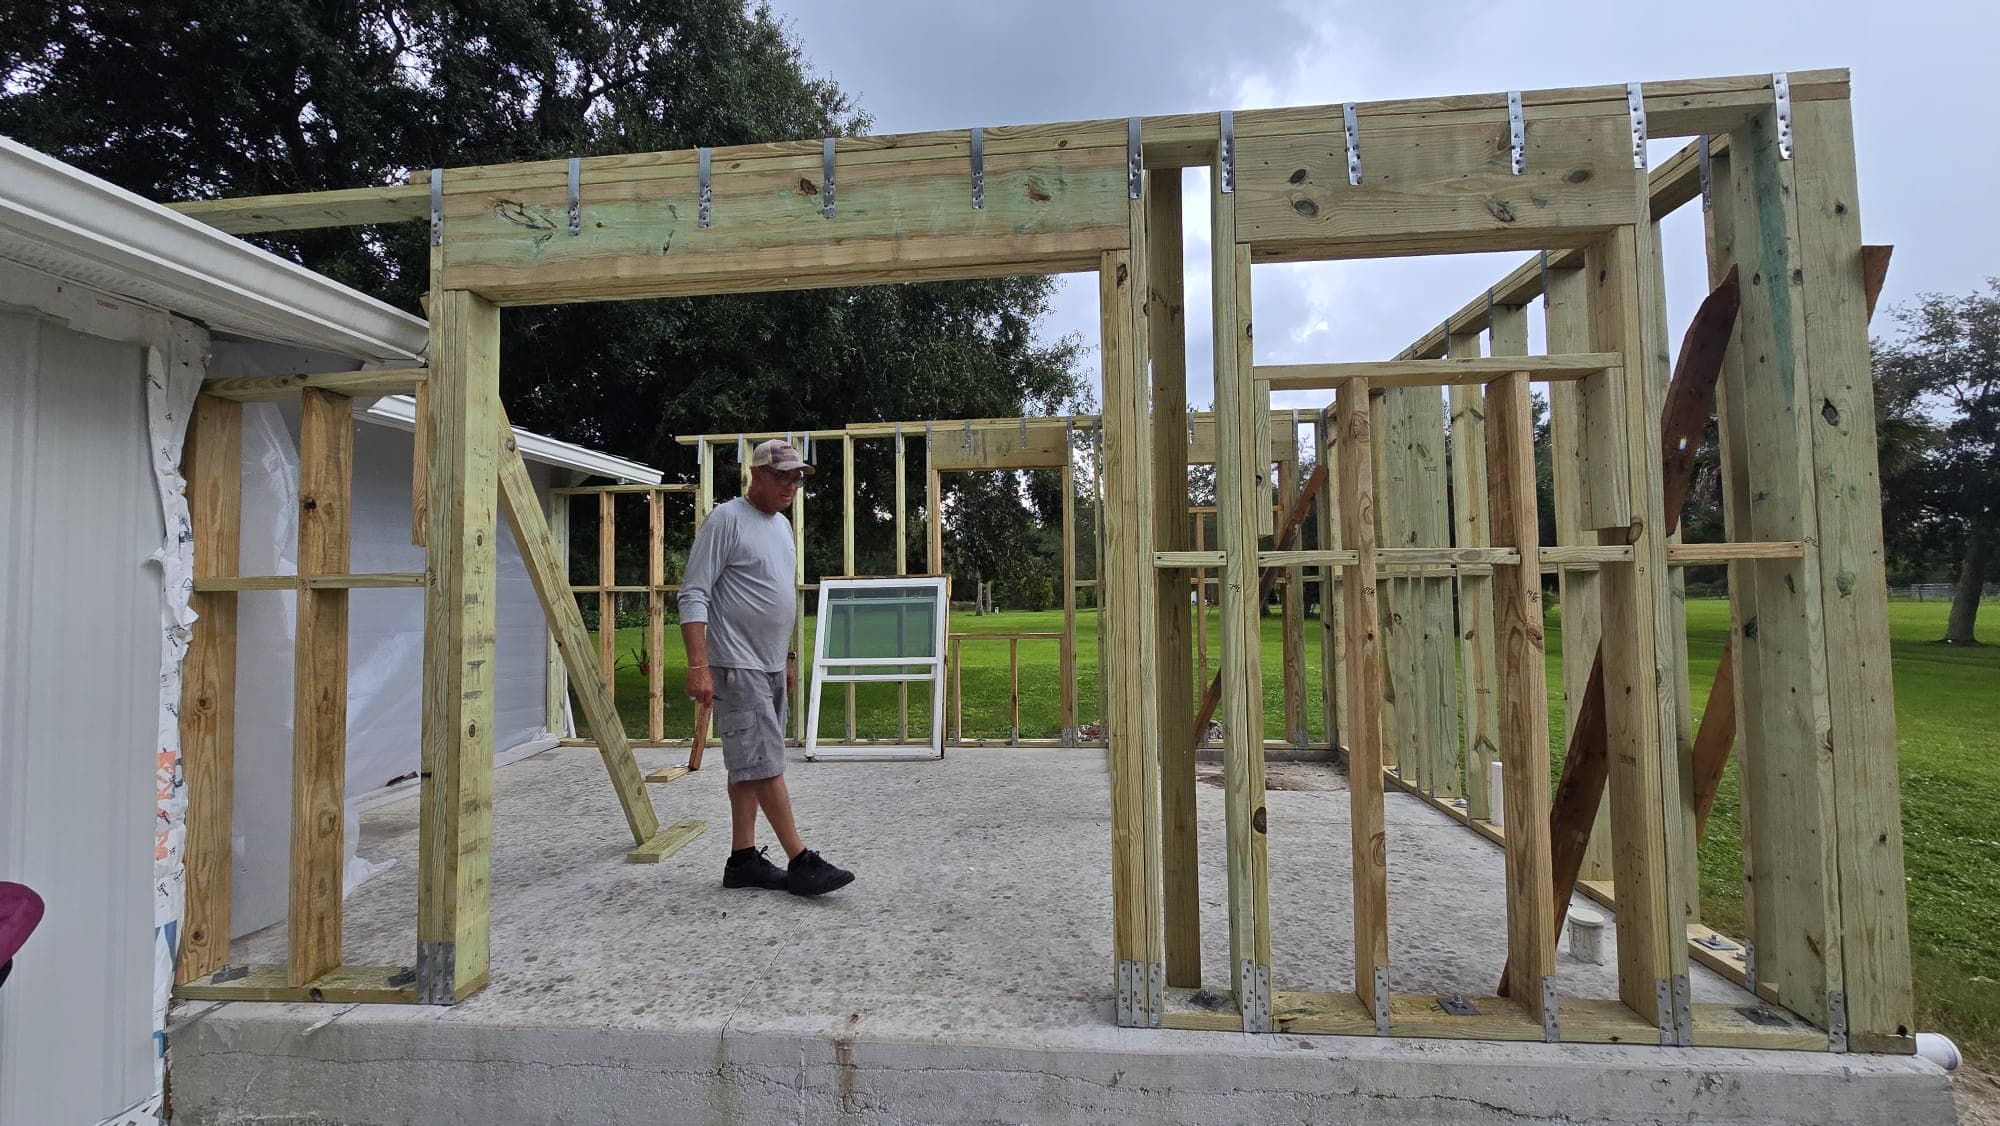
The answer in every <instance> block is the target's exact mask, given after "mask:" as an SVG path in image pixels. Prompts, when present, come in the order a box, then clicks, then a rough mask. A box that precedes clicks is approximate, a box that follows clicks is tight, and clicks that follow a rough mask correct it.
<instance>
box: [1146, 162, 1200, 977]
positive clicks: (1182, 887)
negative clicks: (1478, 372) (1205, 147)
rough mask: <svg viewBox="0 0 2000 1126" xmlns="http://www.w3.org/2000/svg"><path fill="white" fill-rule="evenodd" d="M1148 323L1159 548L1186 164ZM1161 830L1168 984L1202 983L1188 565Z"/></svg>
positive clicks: (1152, 196)
mask: <svg viewBox="0 0 2000 1126" xmlns="http://www.w3.org/2000/svg"><path fill="white" fill-rule="evenodd" d="M1147 206H1148V211H1147V216H1146V237H1147V239H1148V240H1149V244H1148V246H1147V247H1146V265H1147V270H1148V274H1149V276H1148V278H1147V291H1146V325H1147V328H1148V330H1149V332H1150V333H1151V336H1152V340H1151V341H1150V347H1151V350H1152V358H1153V381H1152V411H1153V417H1154V419H1155V420H1159V421H1160V424H1158V425H1155V426H1154V427H1153V456H1152V473H1153V512H1152V517H1153V547H1154V549H1155V550H1157V551H1184V550H1186V549H1187V547H1188V521H1187V499H1188V478H1187V465H1188V441H1187V427H1186V426H1185V425H1183V424H1182V423H1181V419H1182V418H1183V417H1184V416H1185V415H1186V413H1187V325H1186V323H1185V305H1184V303H1185V300H1186V298H1185V293H1184V289H1183V283H1182V277H1181V272H1182V264H1181V256H1182V245H1181V173H1180V171H1179V170H1178V169H1165V170H1162V171H1159V172H1156V173H1153V174H1152V175H1151V176H1149V177H1148V179H1147ZM1156 577H1157V584H1156V595H1155V597H1156V608H1155V610H1154V613H1155V614H1156V615H1157V618H1156V624H1155V626H1154V628H1155V629H1157V630H1158V631H1159V653H1158V656H1157V658H1156V659H1155V660H1154V661H1153V662H1152V664H1153V666H1154V675H1155V677H1156V678H1157V680H1158V682H1159V710H1158V713H1157V714H1158V719H1157V720H1156V726H1157V728H1158V731H1159V734H1160V779H1161V783H1160V784H1161V795H1160V807H1161V816H1162V818H1163V820H1162V823H1161V827H1160V831H1161V839H1162V847H1163V849H1164V856H1163V857H1162V867H1163V869H1164V872H1165V877H1166V887H1165V891H1164V895H1165V911H1166V928H1167V929H1166V941H1167V950H1166V959H1167V984H1168V985H1171V986H1175V987H1185V988H1194V987H1197V986H1199V985H1200V984H1201V901H1200V897H1201V890H1200V871H1199V868H1200V857H1199V856H1198V854H1197V851H1196V836H1195V765H1194V764H1195V742H1196V740H1195V732H1194V664H1193V657H1194V654H1193V651H1192V650H1191V649H1190V648H1189V637H1188V629H1189V626H1190V624H1191V623H1190V622H1189V620H1188V600H1187V593H1188V590H1187V573H1186V572H1184V571H1163V572H1160V573H1159V574H1158V575H1157V576H1156Z"/></svg>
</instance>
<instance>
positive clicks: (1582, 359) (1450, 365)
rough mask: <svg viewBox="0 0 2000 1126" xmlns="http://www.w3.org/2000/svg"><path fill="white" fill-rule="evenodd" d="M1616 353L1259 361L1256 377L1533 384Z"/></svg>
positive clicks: (1615, 360) (1610, 362)
mask: <svg viewBox="0 0 2000 1126" xmlns="http://www.w3.org/2000/svg"><path fill="white" fill-rule="evenodd" d="M1623 362H1624V361H1623V357H1621V356H1619V355H1618V353H1616V352H1586V353H1583V354H1581V355H1574V356H1471V357H1466V358H1463V359H1448V360H1447V359H1439V360H1387V361H1381V362H1373V363H1345V364H1270V365H1264V364H1260V365H1258V366H1257V368H1256V376H1257V378H1258V379H1259V380H1262V381H1264V382H1266V383H1269V384H1270V385H1271V390H1273V391H1333V390H1338V389H1339V388H1340V385H1341V384H1343V383H1345V382H1347V381H1348V380H1350V379H1366V380H1367V381H1368V384H1369V386H1371V387H1376V388H1385V387H1451V386H1474V385H1479V384H1485V383H1490V382H1492V381H1493V380H1495V379H1499V378H1500V377H1501V376H1504V375H1511V374H1513V373H1514V372H1517V371H1525V372H1527V373H1528V378H1529V380H1530V381H1532V382H1535V383H1543V382H1555V381H1559V380H1570V379H1582V378H1583V377H1585V376H1587V375H1596V374H1597V373H1598V372H1602V371H1612V370H1615V369H1619V368H1621V367H1622V366H1623Z"/></svg>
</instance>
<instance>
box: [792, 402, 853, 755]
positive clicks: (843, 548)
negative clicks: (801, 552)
mask: <svg viewBox="0 0 2000 1126" xmlns="http://www.w3.org/2000/svg"><path fill="white" fill-rule="evenodd" d="M840 566H841V568H842V570H844V571H845V572H846V573H847V574H850V575H851V574H853V573H854V439H853V438H852V437H849V436H848V435H846V434H842V435H841V436H840ZM852 620H853V619H852V617H850V618H849V622H850V625H849V628H850V629H852V628H853V627H852V625H851V623H852ZM800 652H802V653H803V652H804V650H803V649H801V650H800ZM846 716H847V725H846V726H847V741H848V742H850V743H852V742H854V685H852V684H850V685H848V686H847V712H846Z"/></svg>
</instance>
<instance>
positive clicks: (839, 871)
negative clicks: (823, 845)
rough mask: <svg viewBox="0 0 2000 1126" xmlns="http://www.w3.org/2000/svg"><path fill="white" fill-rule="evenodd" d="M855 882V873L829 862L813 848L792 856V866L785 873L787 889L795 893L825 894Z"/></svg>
mask: <svg viewBox="0 0 2000 1126" xmlns="http://www.w3.org/2000/svg"><path fill="white" fill-rule="evenodd" d="M853 882H854V873H852V872H850V871H848V870H847V869H845V868H839V867H836V866H834V865H832V864H828V863H827V862H826V861H825V860H824V859H823V858H821V856H820V854H819V853H817V852H814V851H813V850H812V849H806V850H805V851H804V852H801V853H799V854H798V855H797V856H794V857H792V866H791V868H789V869H788V870H787V871H786V873H785V890H787V891H789V892H791V893H792V894H793V895H825V894H826V893H827V892H830V891H833V890H835V889H837V888H844V887H846V886H847V885H848V884H851V883H853Z"/></svg>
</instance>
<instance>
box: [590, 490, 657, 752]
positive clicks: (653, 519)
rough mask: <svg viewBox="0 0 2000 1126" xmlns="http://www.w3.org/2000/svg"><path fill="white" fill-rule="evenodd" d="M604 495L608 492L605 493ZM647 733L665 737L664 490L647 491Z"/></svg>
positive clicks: (655, 736)
mask: <svg viewBox="0 0 2000 1126" xmlns="http://www.w3.org/2000/svg"><path fill="white" fill-rule="evenodd" d="M604 495H606V496H610V495H611V494H609V493H606V494H604ZM646 547H647V551H646V737H647V738H648V739H650V740H652V741H653V742H655V743H658V742H660V741H661V740H663V739H665V738H666V737H667V697H666V675H665V673H664V672H663V671H662V670H661V667H660V666H661V665H662V664H664V663H665V661H666V657H667V592H666V591H664V590H661V589H660V588H661V587H663V586H666V585H667V494H665V493H663V492H660V491H659V490H657V489H655V490H653V491H651V492H648V493H647V494H646Z"/></svg>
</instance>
